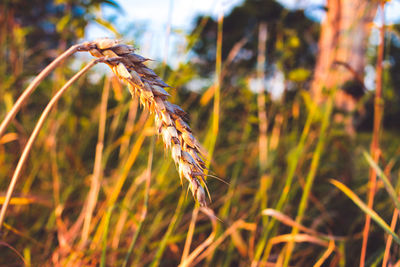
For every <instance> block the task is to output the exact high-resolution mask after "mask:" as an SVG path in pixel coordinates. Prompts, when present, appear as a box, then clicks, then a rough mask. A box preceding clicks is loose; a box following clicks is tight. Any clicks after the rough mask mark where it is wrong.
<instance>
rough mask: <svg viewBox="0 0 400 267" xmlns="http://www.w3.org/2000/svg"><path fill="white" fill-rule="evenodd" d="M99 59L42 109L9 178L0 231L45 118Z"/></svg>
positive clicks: (1, 214) (69, 82)
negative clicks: (63, 95) (65, 93)
mask: <svg viewBox="0 0 400 267" xmlns="http://www.w3.org/2000/svg"><path fill="white" fill-rule="evenodd" d="M100 61H101V60H100V59H96V60H93V61H91V62H90V63H89V64H87V65H86V66H85V67H84V68H83V69H82V70H80V71H79V72H78V73H77V74H75V75H74V76H73V77H72V78H71V79H70V80H69V81H68V82H67V83H66V84H65V85H64V86H63V87H62V88H61V89H60V90H59V91H58V92H57V93H56V94H55V95H54V97H53V98H52V99H51V100H50V102H49V104H47V106H46V108H45V109H44V111H43V113H42V115H41V116H40V118H39V121H38V122H37V124H36V126H35V129H34V130H33V132H32V134H31V136H30V137H29V140H28V142H27V143H26V145H25V148H24V151H23V152H22V155H21V157H20V159H19V161H18V164H17V167H16V168H15V171H14V174H13V177H12V178H11V182H10V185H9V186H8V189H7V194H6V198H5V200H4V204H3V206H2V207H1V211H0V230H1V227H2V226H3V222H4V219H5V215H6V211H7V208H8V205H9V203H10V200H11V196H12V194H13V192H14V188H15V185H16V183H17V180H18V178H19V176H20V175H21V171H22V167H23V166H24V164H25V162H26V160H27V158H28V155H29V152H30V150H31V148H32V146H33V143H34V142H35V140H36V137H37V136H38V135H39V132H40V130H41V128H42V126H43V124H44V122H45V120H46V118H47V116H48V115H49V114H50V111H51V109H52V108H53V107H54V105H55V104H56V103H57V101H58V100H59V99H60V98H61V96H62V94H63V93H64V92H65V91H66V90H67V89H68V88H69V87H70V86H71V85H72V84H73V83H74V82H75V81H76V80H78V79H79V78H80V77H81V76H82V75H83V74H85V73H86V72H87V71H88V70H89V69H90V68H92V67H93V66H94V65H96V64H97V63H98V62H100Z"/></svg>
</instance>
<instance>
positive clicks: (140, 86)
mask: <svg viewBox="0 0 400 267" xmlns="http://www.w3.org/2000/svg"><path fill="white" fill-rule="evenodd" d="M87 46H89V47H91V49H90V50H89V52H90V53H91V54H92V55H93V56H95V57H98V58H104V57H106V58H107V57H109V58H113V59H115V60H113V61H108V62H106V64H107V65H108V66H110V68H111V69H112V71H113V72H114V73H115V75H116V76H117V77H118V78H119V79H120V80H122V81H123V82H124V83H126V84H127V85H128V88H129V91H130V93H131V94H132V97H138V98H139V100H140V103H141V105H142V106H143V107H144V108H145V109H147V110H149V111H150V113H153V114H154V115H155V125H156V128H157V130H158V133H159V134H160V135H161V136H162V139H163V141H164V144H165V148H166V149H170V150H171V154H172V158H173V160H174V161H175V164H176V166H177V169H178V172H179V176H180V179H181V183H182V179H183V178H185V179H186V180H187V181H188V182H189V188H190V190H191V191H192V194H193V197H194V198H195V199H196V200H197V201H198V202H199V204H200V205H201V206H206V196H205V190H204V188H203V185H204V186H205V188H206V189H207V187H206V184H205V172H204V170H205V168H206V166H205V163H204V161H203V160H202V153H201V147H200V144H199V142H198V141H197V139H196V138H195V137H194V136H193V134H192V130H191V129H190V127H189V125H188V114H187V113H186V112H185V111H184V110H183V109H181V108H180V107H179V106H177V105H174V104H172V103H170V102H168V101H167V99H168V97H169V96H170V95H169V94H168V92H167V91H166V90H165V88H167V87H170V86H168V85H167V84H166V83H165V82H164V81H163V80H162V79H160V77H158V76H157V74H155V73H154V71H153V70H152V69H150V68H148V67H147V66H146V65H144V64H143V63H144V62H145V61H147V60H148V59H147V58H144V57H142V56H140V55H137V54H135V53H134V51H135V49H134V48H133V47H132V46H130V45H126V44H120V43H119V42H118V41H116V40H112V39H107V38H104V39H98V40H95V41H93V42H91V43H88V44H87ZM207 192H208V190H207Z"/></svg>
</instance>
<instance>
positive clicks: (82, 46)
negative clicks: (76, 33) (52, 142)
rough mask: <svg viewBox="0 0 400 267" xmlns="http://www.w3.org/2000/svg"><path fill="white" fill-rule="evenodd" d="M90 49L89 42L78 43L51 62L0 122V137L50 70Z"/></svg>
mask: <svg viewBox="0 0 400 267" xmlns="http://www.w3.org/2000/svg"><path fill="white" fill-rule="evenodd" d="M82 50H88V45H87V44H78V45H73V46H71V47H70V48H69V49H68V50H67V51H65V52H64V53H62V54H61V55H60V56H58V57H57V58H56V59H55V60H54V61H53V62H51V63H50V64H49V65H48V66H47V67H46V68H45V69H44V70H42V71H41V72H40V73H39V74H38V75H37V76H36V77H35V79H34V80H33V81H32V82H31V83H30V84H29V86H28V87H27V88H26V89H25V91H24V92H23V93H22V95H21V96H20V97H19V98H18V100H17V102H15V104H14V106H13V107H12V109H11V110H10V111H9V112H8V113H7V115H6V117H5V118H4V120H3V121H2V122H1V124H0V137H1V136H2V135H3V134H4V132H5V131H6V128H7V126H8V125H9V124H10V122H11V121H12V119H13V118H14V117H15V115H16V114H17V112H18V111H19V110H20V109H21V107H22V105H23V104H24V102H25V100H26V99H27V98H28V97H29V96H30V95H31V94H32V93H33V91H35V89H36V87H38V85H39V84H40V83H41V82H42V81H43V79H44V78H46V77H47V76H48V75H49V74H50V72H51V71H52V70H53V69H54V68H56V67H57V66H58V65H60V64H61V63H62V61H63V60H64V59H66V58H68V57H69V56H71V55H72V54H74V53H75V52H77V51H82Z"/></svg>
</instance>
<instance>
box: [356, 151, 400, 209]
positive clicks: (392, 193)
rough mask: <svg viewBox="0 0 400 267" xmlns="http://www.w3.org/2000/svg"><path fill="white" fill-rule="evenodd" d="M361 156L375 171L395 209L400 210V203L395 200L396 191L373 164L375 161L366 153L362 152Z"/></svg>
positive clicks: (380, 170) (376, 165)
mask: <svg viewBox="0 0 400 267" xmlns="http://www.w3.org/2000/svg"><path fill="white" fill-rule="evenodd" d="M363 155H364V157H365V158H366V159H367V161H368V163H369V165H370V166H371V167H372V168H373V169H374V170H375V172H376V174H377V175H378V177H379V178H381V179H382V181H383V184H384V185H385V188H386V191H387V192H388V193H389V196H390V198H391V199H392V200H393V203H394V204H395V205H396V208H397V209H398V210H400V201H399V199H398V198H397V194H396V190H394V188H393V186H392V184H391V183H390V181H389V179H388V177H387V176H386V175H385V173H384V172H383V171H382V169H381V168H380V167H379V166H378V164H376V163H375V161H374V160H373V159H372V157H371V156H370V155H369V154H368V153H367V152H366V151H363Z"/></svg>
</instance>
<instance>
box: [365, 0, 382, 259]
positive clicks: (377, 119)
mask: <svg viewBox="0 0 400 267" xmlns="http://www.w3.org/2000/svg"><path fill="white" fill-rule="evenodd" d="M380 6H381V16H382V22H381V23H382V25H381V28H380V38H379V39H380V40H379V41H380V42H379V46H378V58H377V63H376V91H375V100H374V128H373V133H372V142H371V155H372V158H373V160H374V162H376V163H378V162H379V155H380V149H379V137H380V134H381V128H382V113H383V102H382V78H383V77H382V72H383V66H382V62H383V52H384V49H383V48H384V43H385V9H384V8H385V1H384V0H381V2H380ZM375 191H376V171H375V169H374V168H372V167H371V169H370V177H369V193H368V208H370V209H372V208H373V205H374V197H375ZM370 225H371V216H370V215H369V214H368V213H367V214H366V217H365V225H364V231H363V241H362V247H361V256H360V267H364V266H365V256H366V254H367V244H368V235H369V230H370Z"/></svg>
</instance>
